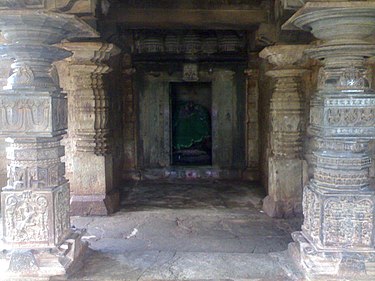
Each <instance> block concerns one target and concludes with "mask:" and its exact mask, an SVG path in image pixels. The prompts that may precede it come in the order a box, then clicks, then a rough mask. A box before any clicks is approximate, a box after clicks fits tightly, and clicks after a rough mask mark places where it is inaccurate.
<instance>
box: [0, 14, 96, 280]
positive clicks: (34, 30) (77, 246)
mask: <svg viewBox="0 0 375 281" xmlns="http://www.w3.org/2000/svg"><path fill="white" fill-rule="evenodd" d="M0 28H1V30H2V33H3V35H4V37H5V39H6V40H8V41H9V43H8V44H5V45H3V46H0V53H1V54H3V55H6V56H7V57H9V58H11V59H14V63H13V64H12V69H13V74H12V75H11V76H10V77H9V78H8V80H7V85H6V86H5V87H4V90H3V91H1V92H0V134H1V135H2V136H4V137H6V141H7V143H8V146H7V159H8V161H9V163H10V164H9V166H8V173H7V177H8V181H7V186H6V187H4V188H3V190H2V193H1V209H2V214H3V239H2V243H1V245H0V246H1V248H3V249H4V251H5V252H6V253H7V255H3V258H1V263H0V264H1V266H0V274H1V276H2V277H3V278H5V280H7V278H8V279H11V278H23V279H27V278H28V277H31V276H34V277H35V276H37V277H39V278H50V277H51V276H59V275H65V274H68V273H70V272H71V270H72V269H73V268H74V267H75V266H76V265H77V264H78V263H79V259H80V257H81V256H82V254H83V252H84V249H85V248H86V243H82V242H81V233H80V232H79V231H77V230H74V229H71V227H70V216H69V183H68V181H67V180H66V178H65V165H64V163H63V162H62V161H61V157H62V156H64V153H65V152H64V147H63V146H62V145H61V143H60V141H61V139H62V136H63V134H65V132H66V129H67V100H66V94H65V93H63V92H62V91H61V89H60V87H59V85H58V78H57V77H56V76H55V75H54V74H53V70H52V63H53V62H55V61H58V60H61V59H64V58H66V57H68V56H70V55H71V52H69V51H66V50H64V49H61V48H58V47H55V46H51V45H52V44H56V43H58V42H60V40H62V39H65V38H67V39H69V38H73V37H80V36H82V37H96V36H97V34H96V32H95V31H94V30H92V29H91V27H89V26H88V25H86V24H85V23H84V22H82V21H81V20H79V19H77V18H76V17H74V16H70V15H63V14H57V13H52V12H44V11H39V10H24V9H19V10H1V11H0Z"/></svg>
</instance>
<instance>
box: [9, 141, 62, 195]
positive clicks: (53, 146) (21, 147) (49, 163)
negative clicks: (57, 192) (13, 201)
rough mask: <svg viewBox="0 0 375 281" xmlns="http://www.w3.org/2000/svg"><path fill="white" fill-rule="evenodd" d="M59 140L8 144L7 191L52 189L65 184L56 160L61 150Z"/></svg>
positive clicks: (11, 142)
mask: <svg viewBox="0 0 375 281" xmlns="http://www.w3.org/2000/svg"><path fill="white" fill-rule="evenodd" d="M60 140H61V137H58V138H44V139H42V140H39V141H32V140H28V141H21V140H8V143H9V146H8V149H7V158H8V159H9V160H10V165H9V166H8V185H7V187H6V188H7V189H8V190H9V189H15V190H22V189H34V190H35V189H44V188H47V187H49V188H53V187H55V186H59V185H61V184H63V183H65V182H66V180H65V178H64V174H65V166H64V163H62V162H61V160H60V158H61V157H62V156H64V148H63V147H62V146H61V145H60Z"/></svg>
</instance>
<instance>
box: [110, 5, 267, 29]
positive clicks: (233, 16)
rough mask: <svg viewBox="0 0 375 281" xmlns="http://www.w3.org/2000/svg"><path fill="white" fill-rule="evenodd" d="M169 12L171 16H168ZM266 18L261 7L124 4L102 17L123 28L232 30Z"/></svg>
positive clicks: (246, 27)
mask: <svg viewBox="0 0 375 281" xmlns="http://www.w3.org/2000/svg"><path fill="white" fill-rule="evenodd" d="M171 15H173V17H171ZM267 21H268V13H267V11H266V10H265V9H259V8H257V9H255V8H254V9H248V10H246V9H244V10H240V9H239V10H233V9H230V10H229V9H228V10H219V9H218V10H212V9H172V8H165V9H156V8H148V9H137V8H128V7H125V6H121V5H120V6H118V7H113V8H111V10H110V11H109V14H108V16H107V17H106V19H105V22H106V23H110V22H116V23H117V24H122V25H123V26H125V27H127V28H157V29H171V28H172V29H176V28H179V29H183V28H195V29H222V28H223V27H225V28H228V26H230V27H231V28H232V29H242V30H243V29H249V26H253V27H254V28H255V27H256V26H257V25H259V24H260V23H262V22H267Z"/></svg>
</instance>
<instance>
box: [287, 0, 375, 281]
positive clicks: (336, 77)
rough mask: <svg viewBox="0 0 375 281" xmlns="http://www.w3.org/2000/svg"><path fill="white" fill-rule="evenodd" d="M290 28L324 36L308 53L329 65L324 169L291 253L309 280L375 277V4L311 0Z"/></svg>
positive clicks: (318, 116) (315, 112)
mask: <svg viewBox="0 0 375 281" xmlns="http://www.w3.org/2000/svg"><path fill="white" fill-rule="evenodd" d="M284 27H285V28H289V29H291V28H295V27H298V28H301V29H304V30H306V31H311V32H312V33H313V34H314V36H315V37H317V38H318V39H321V40H322V41H321V42H320V44H319V45H317V46H316V47H312V48H310V49H308V50H306V53H307V54H308V55H309V56H310V57H312V58H314V59H318V60H320V61H322V63H323V65H324V66H323V67H322V68H321V69H320V73H319V82H318V83H319V84H318V91H317V92H316V94H315V95H314V97H313V99H312V101H311V110H310V132H311V134H312V135H313V137H314V138H315V142H316V147H315V148H314V152H313V153H314V155H315V157H316V167H315V168H314V173H313V177H312V179H311V180H310V182H309V184H308V185H307V186H306V187H305V188H304V197H303V212H304V223H303V226H302V232H296V233H293V239H294V240H295V243H294V244H292V245H291V246H290V253H291V254H292V255H293V256H294V258H295V260H296V261H297V264H298V265H300V266H301V267H302V269H303V272H304V273H305V274H306V275H307V276H308V277H309V278H313V279H314V278H320V277H322V278H324V279H330V280H343V279H346V278H351V277H353V276H356V275H358V276H361V277H360V278H361V280H374V273H373V272H372V271H371V268H372V267H373V265H374V264H375V250H374V246H375V244H374V239H373V237H374V233H375V226H374V213H375V212H374V210H375V199H374V198H375V192H374V189H373V187H372V186H370V181H369V167H370V157H369V156H370V155H369V149H368V143H369V140H371V139H374V138H375V128H374V119H375V92H374V91H373V90H372V89H371V88H370V86H369V82H368V80H367V77H366V64H365V62H366V59H367V58H369V57H371V56H373V55H374V54H375V45H374V44H372V43H371V42H369V41H367V40H368V37H369V36H370V35H372V34H374V33H375V3H374V2H372V1H355V2H354V1H353V2H348V1H342V2H308V3H306V4H305V5H304V6H303V7H302V8H301V9H300V10H299V11H298V12H297V13H296V14H295V15H294V16H292V17H291V19H289V21H288V22H287V23H286V24H285V25H284Z"/></svg>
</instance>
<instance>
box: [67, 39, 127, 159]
mask: <svg viewBox="0 0 375 281" xmlns="http://www.w3.org/2000/svg"><path fill="white" fill-rule="evenodd" d="M61 47H63V48H65V49H67V50H69V51H72V52H73V56H72V57H71V58H69V59H67V61H68V62H69V69H70V75H71V77H72V80H71V85H70V87H69V94H70V96H71V98H72V99H74V103H72V105H73V108H72V112H74V114H73V115H72V118H73V120H71V122H70V124H71V128H70V130H69V131H70V132H69V134H70V136H71V138H72V139H73V141H74V143H75V146H76V150H77V151H82V152H93V153H95V154H96V155H105V154H107V153H108V152H109V141H108V136H109V133H110V128H109V124H108V114H109V101H108V94H107V90H106V89H105V87H104V82H103V75H105V74H106V73H108V72H110V71H111V68H110V67H109V66H108V65H106V64H105V63H104V62H105V61H107V60H108V59H109V58H110V57H111V56H114V55H117V54H118V53H119V51H120V50H119V49H118V48H117V47H115V46H114V45H113V44H106V43H101V42H92V43H91V42H89V43H87V42H86V43H82V42H80V43H64V44H61Z"/></svg>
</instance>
